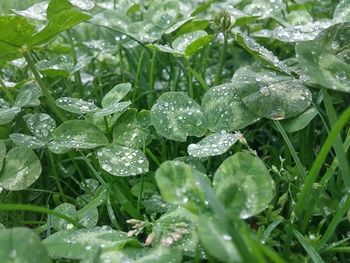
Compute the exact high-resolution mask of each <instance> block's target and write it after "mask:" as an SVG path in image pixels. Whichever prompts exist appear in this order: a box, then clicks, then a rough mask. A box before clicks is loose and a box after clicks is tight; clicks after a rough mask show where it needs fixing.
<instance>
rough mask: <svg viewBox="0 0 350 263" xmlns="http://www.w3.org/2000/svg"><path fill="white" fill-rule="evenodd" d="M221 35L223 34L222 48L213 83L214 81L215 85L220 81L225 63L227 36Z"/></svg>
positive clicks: (225, 34)
mask: <svg viewBox="0 0 350 263" xmlns="http://www.w3.org/2000/svg"><path fill="white" fill-rule="evenodd" d="M223 34H224V46H223V47H222V50H221V54H220V60H219V64H218V69H217V72H216V76H215V81H214V84H215V85H218V84H219V83H220V81H221V76H222V69H223V68H224V64H225V61H226V53H227V44H228V36H227V33H223Z"/></svg>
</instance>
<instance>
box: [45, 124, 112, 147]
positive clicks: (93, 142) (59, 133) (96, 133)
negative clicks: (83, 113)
mask: <svg viewBox="0 0 350 263" xmlns="http://www.w3.org/2000/svg"><path fill="white" fill-rule="evenodd" d="M53 139H54V141H53V142H52V143H50V144H49V149H50V150H51V151H52V152H54V153H65V152H67V151H69V150H71V149H93V148H96V147H99V146H104V145H106V144H108V139H107V138H106V136H105V135H104V134H103V133H102V131H101V130H100V129H99V128H98V127H97V126H95V125H94V124H92V123H90V122H87V121H83V120H70V121H66V122H64V123H62V124H61V125H60V126H58V127H57V129H56V130H55V131H54V133H53Z"/></svg>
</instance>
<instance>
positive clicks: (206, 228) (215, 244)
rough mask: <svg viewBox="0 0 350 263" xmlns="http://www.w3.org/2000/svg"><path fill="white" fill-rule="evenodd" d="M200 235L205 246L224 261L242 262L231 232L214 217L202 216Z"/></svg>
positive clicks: (199, 225)
mask: <svg viewBox="0 0 350 263" xmlns="http://www.w3.org/2000/svg"><path fill="white" fill-rule="evenodd" d="M197 229H198V236H199V239H200V241H201V244H202V245H203V246H204V248H205V249H206V250H207V251H208V252H209V253H210V254H211V255H212V256H214V257H216V258H217V259H220V261H222V262H242V259H241V257H240V255H239V253H238V251H237V248H236V246H235V245H234V243H233V241H232V238H231V236H230V235H229V233H227V232H226V231H225V229H223V227H222V226H221V225H220V223H219V222H217V220H215V219H214V218H213V217H209V218H208V217H207V216H200V217H199V220H198V222H197Z"/></svg>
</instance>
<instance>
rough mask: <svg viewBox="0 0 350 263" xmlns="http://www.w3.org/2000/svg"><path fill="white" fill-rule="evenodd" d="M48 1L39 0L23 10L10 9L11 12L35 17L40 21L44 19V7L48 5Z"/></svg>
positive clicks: (31, 17) (30, 17)
mask: <svg viewBox="0 0 350 263" xmlns="http://www.w3.org/2000/svg"><path fill="white" fill-rule="evenodd" d="M48 5H49V3H48V2H47V1H43V2H39V3H37V4H34V5H32V6H30V7H28V8H27V9H24V10H15V9H12V12H14V13H15V14H16V15H19V16H24V17H26V18H29V19H37V20H40V21H45V20H46V9H47V7H48Z"/></svg>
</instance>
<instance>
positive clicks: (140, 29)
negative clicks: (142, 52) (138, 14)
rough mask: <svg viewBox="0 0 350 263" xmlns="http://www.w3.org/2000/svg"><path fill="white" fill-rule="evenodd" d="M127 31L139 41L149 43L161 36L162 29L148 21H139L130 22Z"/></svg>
mask: <svg viewBox="0 0 350 263" xmlns="http://www.w3.org/2000/svg"><path fill="white" fill-rule="evenodd" d="M128 33H129V34H131V35H132V36H133V37H134V38H136V39H138V40H139V41H141V42H144V43H151V42H154V41H156V40H158V39H160V38H161V37H162V35H163V29H162V28H160V27H158V26H156V25H154V24H153V23H150V22H149V21H141V22H135V23H132V24H130V25H129V26H128Z"/></svg>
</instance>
